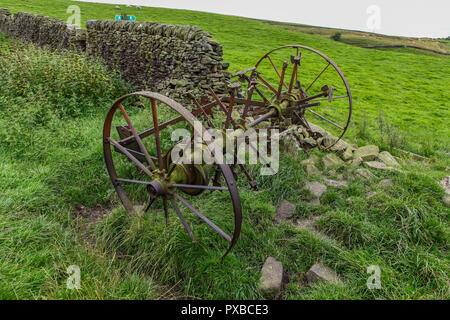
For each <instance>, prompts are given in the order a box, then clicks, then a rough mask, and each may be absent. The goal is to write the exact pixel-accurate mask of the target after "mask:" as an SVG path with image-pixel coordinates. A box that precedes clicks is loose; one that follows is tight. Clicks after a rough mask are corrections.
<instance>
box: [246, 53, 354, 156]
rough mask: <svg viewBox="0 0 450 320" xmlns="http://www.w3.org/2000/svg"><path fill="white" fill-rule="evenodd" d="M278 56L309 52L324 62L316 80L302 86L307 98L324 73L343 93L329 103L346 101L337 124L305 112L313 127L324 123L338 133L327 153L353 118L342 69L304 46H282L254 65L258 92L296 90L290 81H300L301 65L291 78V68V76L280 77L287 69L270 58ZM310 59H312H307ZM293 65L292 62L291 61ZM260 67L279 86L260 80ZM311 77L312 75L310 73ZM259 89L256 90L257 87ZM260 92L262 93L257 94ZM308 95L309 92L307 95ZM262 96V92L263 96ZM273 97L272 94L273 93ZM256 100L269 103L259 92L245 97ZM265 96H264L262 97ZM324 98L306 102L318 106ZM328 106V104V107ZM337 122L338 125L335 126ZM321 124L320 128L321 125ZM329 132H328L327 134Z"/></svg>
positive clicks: (316, 114)
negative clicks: (330, 75) (327, 74)
mask: <svg viewBox="0 0 450 320" xmlns="http://www.w3.org/2000/svg"><path fill="white" fill-rule="evenodd" d="M281 52H290V53H292V54H294V55H297V56H298V55H299V54H300V55H302V54H303V53H304V52H308V53H311V54H315V55H317V56H318V57H320V59H322V60H323V61H325V67H321V68H320V69H319V70H318V71H317V73H316V76H315V77H313V78H312V79H313V80H311V81H310V82H309V83H308V84H306V85H304V86H302V87H303V89H305V90H304V91H305V93H306V94H307V97H310V96H311V95H309V93H310V92H311V91H312V89H315V88H317V87H318V86H317V85H318V84H319V83H320V80H321V79H322V78H323V77H324V74H326V73H330V70H331V71H333V70H334V72H335V73H336V77H335V78H336V82H339V83H336V84H337V86H339V87H340V88H342V89H344V90H345V95H339V96H333V99H332V101H331V102H334V101H337V100H338V99H341V100H345V101H346V102H345V104H344V103H342V104H343V105H344V107H342V108H341V109H340V110H344V109H345V110H344V111H340V110H337V109H336V110H337V111H338V112H342V113H343V116H342V117H341V118H342V120H340V121H333V120H331V119H329V117H327V116H322V115H321V114H320V113H319V112H317V111H314V110H312V108H311V109H306V112H305V114H308V115H309V117H308V118H311V119H314V123H315V124H319V125H321V126H322V124H323V123H326V124H328V125H330V127H335V128H337V129H339V131H337V132H338V134H336V136H337V138H338V139H337V140H336V141H335V142H334V143H333V144H332V145H330V146H328V147H327V148H325V149H329V148H331V147H333V146H334V145H335V144H336V143H338V142H339V141H340V140H341V139H342V137H343V136H344V134H345V133H346V131H347V129H348V127H349V125H350V120H351V115H352V105H353V102H352V94H351V91H350V87H349V85H348V82H347V80H346V78H345V76H344V74H343V72H342V71H341V69H340V68H339V67H338V66H337V64H336V63H335V62H334V61H333V60H331V59H330V58H329V57H328V56H326V55H325V54H323V53H322V52H320V51H318V50H316V49H313V48H310V47H307V46H303V45H288V46H282V47H279V48H276V49H273V50H271V51H269V52H268V53H266V54H265V55H264V56H263V57H262V58H261V59H260V60H259V61H258V62H257V63H256V65H255V67H254V70H255V71H256V72H257V73H259V74H260V75H261V78H262V79H261V78H258V79H257V81H258V82H259V88H264V89H266V92H271V91H279V89H280V88H284V89H285V90H287V91H289V89H290V88H291V87H292V86H293V85H294V86H295V82H293V81H292V79H295V80H297V79H298V78H299V75H300V73H301V72H302V64H300V65H299V67H298V68H297V70H296V74H295V76H294V74H293V72H294V68H292V69H293V70H292V71H293V72H292V73H290V72H287V71H286V73H285V74H284V77H283V71H284V70H288V69H287V68H286V69H285V68H284V66H283V67H282V68H280V69H279V68H277V66H276V64H277V61H275V59H274V58H273V57H272V56H273V55H275V54H280V53H281ZM310 57H311V56H310ZM303 60H304V57H302V60H301V61H302V62H303ZM265 61H267V64H266V65H265V66H264V62H265ZM291 63H292V61H291ZM263 67H266V69H267V68H268V69H269V70H272V71H273V74H272V78H276V80H278V82H274V81H268V80H265V79H264V78H263V77H264V76H265V75H264V72H263V71H261V69H263ZM311 73H313V72H311ZM267 75H268V76H270V74H267ZM250 87H251V86H250V83H249V88H250ZM256 87H258V86H256ZM260 91H262V90H260ZM308 91H310V92H308ZM262 93H263V92H262ZM273 94H274V93H273ZM255 95H256V96H259V98H260V99H262V100H263V101H266V104H267V101H270V97H269V96H264V97H263V96H261V94H259V92H256V91H255V90H248V95H247V98H249V97H250V98H251V97H252V96H253V97H254V96H255ZM263 95H264V93H263ZM326 99H327V98H317V99H313V100H310V101H309V102H321V103H323V101H324V100H326ZM331 102H330V104H331ZM260 111H261V113H264V112H267V109H264V110H260ZM302 118H303V120H305V122H306V125H307V126H309V123H308V120H307V119H306V117H302ZM337 122H339V123H337ZM321 123H322V124H321ZM327 131H329V130H327Z"/></svg>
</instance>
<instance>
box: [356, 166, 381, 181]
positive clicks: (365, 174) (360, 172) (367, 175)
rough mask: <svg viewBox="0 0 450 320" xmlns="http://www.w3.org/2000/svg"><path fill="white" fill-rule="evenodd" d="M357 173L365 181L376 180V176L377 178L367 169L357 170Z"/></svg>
mask: <svg viewBox="0 0 450 320" xmlns="http://www.w3.org/2000/svg"><path fill="white" fill-rule="evenodd" d="M355 173H356V174H357V175H358V176H360V177H362V178H364V179H367V180H373V179H375V178H376V176H375V175H374V174H373V173H372V172H370V171H369V170H367V169H357V170H356V171H355Z"/></svg>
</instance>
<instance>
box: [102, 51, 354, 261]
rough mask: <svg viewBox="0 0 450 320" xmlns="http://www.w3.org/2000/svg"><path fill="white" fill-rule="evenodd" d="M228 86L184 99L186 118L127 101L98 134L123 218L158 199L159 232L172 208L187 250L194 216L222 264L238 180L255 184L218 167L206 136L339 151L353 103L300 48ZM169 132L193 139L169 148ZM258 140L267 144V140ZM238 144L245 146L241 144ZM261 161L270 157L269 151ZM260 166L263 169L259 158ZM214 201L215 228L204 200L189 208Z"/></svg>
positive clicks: (236, 229) (237, 228) (235, 229)
mask: <svg viewBox="0 0 450 320" xmlns="http://www.w3.org/2000/svg"><path fill="white" fill-rule="evenodd" d="M231 80H235V82H229V83H228V85H227V88H226V90H224V91H223V92H222V93H220V94H219V93H216V92H214V91H213V90H212V89H209V95H208V96H203V97H202V98H201V99H199V100H197V99H196V98H195V96H194V94H192V93H187V94H186V96H187V97H188V98H189V99H190V101H191V103H190V105H191V107H190V108H189V109H190V110H189V109H188V108H187V107H185V106H183V105H182V104H180V103H178V102H176V101H174V100H172V99H170V98H168V97H166V96H164V95H161V94H158V93H154V92H147V91H140V92H135V93H131V94H128V95H125V96H123V97H121V98H120V99H119V100H117V101H116V102H115V103H114V105H113V106H112V107H111V109H110V110H109V112H108V114H107V117H106V120H105V123H104V131H103V150H104V158H105V161H106V167H107V170H108V173H109V176H110V178H111V181H112V183H113V185H114V188H115V190H116V192H117V194H118V196H119V198H120V200H121V202H122V204H123V206H124V207H125V209H126V210H127V211H128V212H129V213H134V212H135V211H136V210H140V211H142V212H148V211H149V210H150V209H151V207H152V205H153V203H155V202H156V201H157V200H158V199H159V201H158V202H159V205H160V206H161V205H162V209H163V211H164V214H165V219H166V222H167V223H168V221H169V210H170V209H169V208H171V209H172V210H173V212H174V213H175V214H176V215H177V216H178V218H179V219H180V221H181V223H182V224H183V226H184V228H185V230H186V232H187V233H188V234H189V237H190V238H191V239H192V241H193V242H196V241H197V239H196V236H195V233H194V231H195V229H194V228H191V226H190V225H189V224H188V221H187V219H186V215H187V214H189V215H191V216H192V215H193V216H194V217H195V216H197V217H198V218H199V219H200V220H201V221H203V222H204V223H205V224H204V225H205V226H207V227H206V228H207V229H208V230H209V228H210V230H211V232H216V233H218V234H219V235H220V236H221V237H223V238H224V239H225V240H226V241H227V242H228V243H229V244H228V245H227V246H226V247H227V248H228V249H227V250H226V252H225V255H227V254H228V253H229V252H230V251H231V250H232V249H233V247H234V246H235V244H236V242H237V240H238V238H239V234H240V232H241V224H242V206H241V200H240V196H239V190H238V185H237V182H236V180H237V172H242V173H243V174H244V175H245V177H246V178H247V179H248V180H249V183H250V187H251V188H253V189H257V188H258V184H257V182H256V181H254V179H253V177H252V176H251V174H250V173H249V171H248V170H247V168H246V166H245V164H244V163H235V162H231V163H230V164H229V163H228V162H227V161H224V159H225V158H226V151H225V150H222V149H220V148H217V145H215V146H214V147H212V145H213V142H215V141H216V140H217V137H215V138H214V137H213V135H212V134H210V133H209V132H210V129H212V128H214V129H216V130H219V132H222V133H223V135H224V139H227V138H226V137H225V135H226V133H227V132H230V131H229V130H233V132H234V136H236V135H237V136H239V135H242V134H243V133H244V132H245V131H246V130H249V129H250V128H253V129H255V130H256V131H258V130H262V129H263V128H265V129H276V130H278V132H280V135H282V134H284V133H286V132H288V133H289V135H290V137H291V138H292V141H294V142H295V143H296V144H297V146H298V148H300V149H303V150H305V151H306V152H307V151H308V150H309V149H311V148H314V147H321V148H322V149H326V148H332V147H333V145H335V144H336V143H338V142H339V140H340V139H341V138H342V136H343V135H344V134H345V132H346V131H347V128H348V126H349V123H350V117H351V112H352V96H351V92H350V88H349V86H348V83H347V80H346V79H345V77H344V75H343V73H342V71H341V70H340V69H339V67H338V66H337V65H336V64H335V63H334V62H333V61H332V60H331V59H330V58H328V57H327V56H326V55H324V54H323V53H321V52H319V51H317V50H315V49H312V48H309V47H306V46H302V45H289V46H284V47H280V48H277V49H275V50H272V51H270V52H268V53H267V54H265V55H264V56H263V57H262V58H261V59H260V60H259V61H258V62H257V63H256V65H255V66H254V67H252V68H249V69H246V70H243V71H240V72H237V73H235V74H233V75H232V77H231ZM311 121H314V122H315V123H318V124H320V127H319V128H326V130H327V132H332V133H333V134H334V135H333V136H332V137H334V138H333V140H332V141H331V142H328V143H327V144H326V145H325V147H324V144H323V141H324V139H329V137H324V136H323V132H321V131H320V130H317V128H318V125H316V124H313V123H312V122H311ZM175 129H183V130H185V131H188V132H190V133H193V134H194V135H196V136H197V137H200V138H197V139H193V140H192V141H187V140H180V141H175V142H173V141H172V140H173V137H172V133H173V132H174V130H175ZM266 132H267V130H266ZM265 138H266V139H267V140H270V139H272V138H273V137H272V136H271V135H267V134H266V136H265ZM215 139H216V140H215ZM273 139H276V138H273ZM244 141H245V142H246V143H249V142H248V139H247V140H245V139H244ZM174 149H177V150H178V151H177V152H178V154H180V155H184V156H185V157H184V159H185V160H186V156H187V158H190V160H192V158H194V157H196V156H198V154H196V152H197V153H198V150H200V151H202V152H203V151H205V150H208V151H209V152H210V154H211V156H212V161H208V162H206V161H203V160H201V161H200V162H198V161H191V162H189V161H184V162H183V161H175V160H174V156H173V155H174V152H173V151H174ZM180 150H181V151H180ZM196 150H197V151H196ZM188 151H189V152H188ZM255 152H256V153H258V150H255ZM268 152H269V153H270V152H273V151H271V150H270V148H269V150H268ZM258 156H260V155H258ZM234 157H235V155H234ZM234 160H235V159H234ZM261 162H262V165H263V166H266V167H268V168H269V169H270V163H269V162H268V161H267V159H265V158H264V156H261ZM215 193H220V194H221V196H220V197H221V198H220V199H221V203H223V208H221V213H222V215H221V219H220V221H219V222H217V221H214V219H213V218H212V217H210V216H208V203H207V201H206V200H202V201H197V206H196V205H194V204H192V203H193V202H192V201H191V199H193V198H194V197H198V196H200V195H202V194H203V195H204V197H203V198H204V199H207V197H209V196H213V195H214V194H215ZM182 209H183V210H185V212H186V211H187V212H188V213H183V210H182ZM226 219H228V220H226ZM200 220H199V221H200ZM202 225H203V224H202Z"/></svg>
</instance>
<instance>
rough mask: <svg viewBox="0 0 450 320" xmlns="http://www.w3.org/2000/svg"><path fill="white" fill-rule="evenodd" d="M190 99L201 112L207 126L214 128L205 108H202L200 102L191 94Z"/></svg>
mask: <svg viewBox="0 0 450 320" xmlns="http://www.w3.org/2000/svg"><path fill="white" fill-rule="evenodd" d="M191 99H192V101H193V102H194V104H195V105H196V106H197V108H198V109H199V110H200V111H201V113H203V117H204V118H205V120H206V123H208V126H210V127H211V128H215V126H214V124H213V123H212V121H211V119H210V118H209V117H208V114H207V113H206V111H205V109H203V106H202V105H201V104H200V102H198V101H197V99H196V98H195V97H194V96H193V95H192V96H191Z"/></svg>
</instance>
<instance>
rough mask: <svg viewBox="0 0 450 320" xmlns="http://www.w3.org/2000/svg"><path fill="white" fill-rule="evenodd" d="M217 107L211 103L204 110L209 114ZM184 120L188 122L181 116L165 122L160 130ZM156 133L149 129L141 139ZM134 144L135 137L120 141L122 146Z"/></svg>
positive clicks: (215, 103)
mask: <svg viewBox="0 0 450 320" xmlns="http://www.w3.org/2000/svg"><path fill="white" fill-rule="evenodd" d="M216 105H217V102H215V101H214V102H211V103H209V104H207V105H205V106H203V110H205V111H206V112H207V111H209V110H211V108H213V107H214V106H216ZM200 113H201V111H200V110H194V111H192V115H193V116H198V115H199V114H200ZM184 120H186V119H185V118H184V117H183V116H179V117H176V118H173V119H171V120H169V121H166V122H163V123H162V124H161V125H160V126H159V129H160V130H163V129H165V128H167V127H168V126H171V125H174V124H177V123H178V122H181V121H184ZM154 132H155V128H150V129H147V130H145V131H142V132H141V133H139V137H141V139H143V138H146V137H148V136H149V135H151V134H153V133H154ZM132 142H134V137H133V136H131V137H128V138H125V139H122V140H120V144H122V145H127V144H130V143H132Z"/></svg>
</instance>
